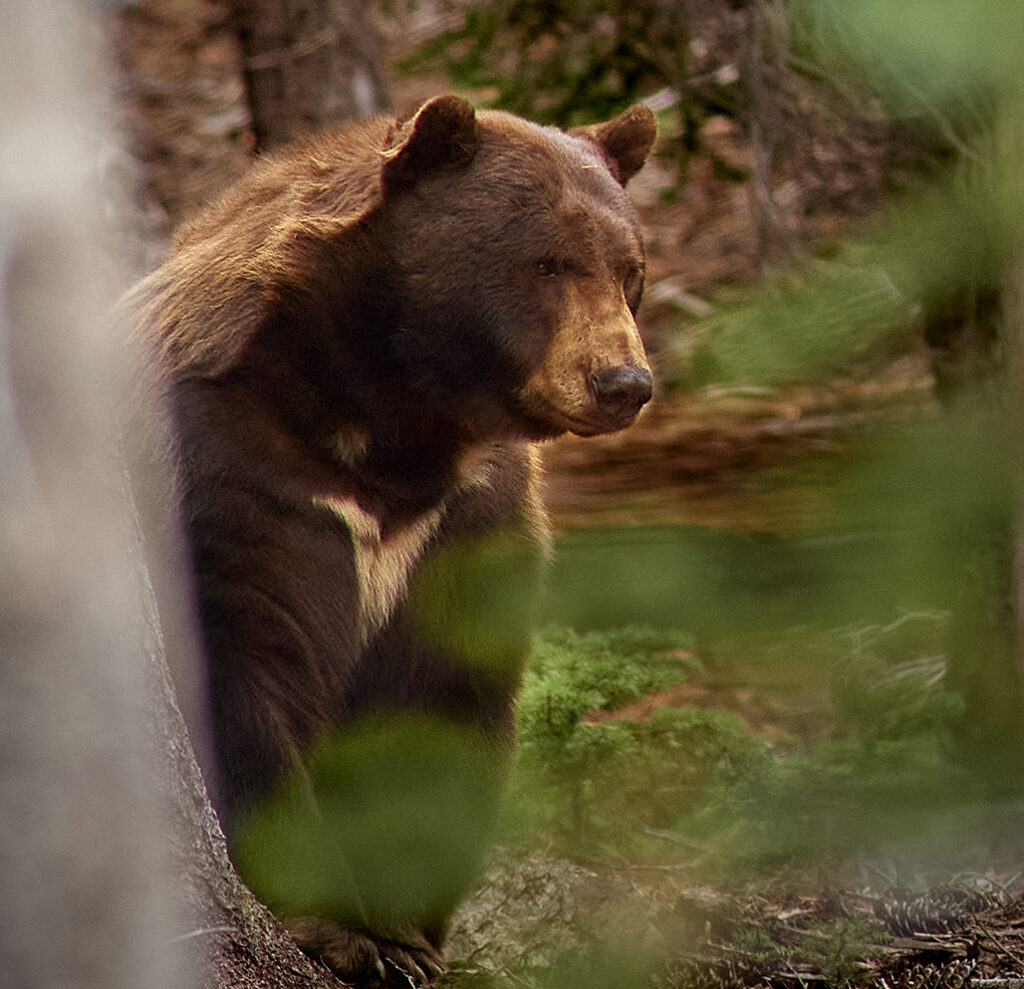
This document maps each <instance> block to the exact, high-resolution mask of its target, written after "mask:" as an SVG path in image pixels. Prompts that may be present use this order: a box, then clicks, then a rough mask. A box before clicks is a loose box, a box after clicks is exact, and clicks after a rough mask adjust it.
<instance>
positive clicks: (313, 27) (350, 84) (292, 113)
mask: <svg viewBox="0 0 1024 989" xmlns="http://www.w3.org/2000/svg"><path fill="white" fill-rule="evenodd" d="M235 10H236V16H237V18H238V26H239V32H240V35H241V39H242V52H243V56H244V68H245V80H246V88H247V90H248V94H249V107H250V110H251V112H252V121H253V132H254V134H255V137H256V147H257V149H258V150H261V151H263V150H266V149H268V148H271V147H274V146H275V145H278V144H283V143H285V142H287V141H290V140H292V139H293V138H296V137H299V136H301V135H303V134H307V133H310V132H312V131H316V130H320V129H322V128H324V127H328V126H330V125H332V124H337V123H340V122H341V121H343V120H349V119H353V118H357V117H368V116H372V115H373V114H375V113H380V112H383V111H385V110H387V109H389V108H390V98H389V95H388V86H387V82H386V80H385V78H384V74H383V70H382V64H383V59H382V57H381V50H382V43H381V38H380V35H379V33H378V31H377V27H376V25H375V24H374V22H373V19H372V17H371V14H370V11H369V8H368V6H367V5H366V4H358V3H353V2H351V0H236V4H235Z"/></svg>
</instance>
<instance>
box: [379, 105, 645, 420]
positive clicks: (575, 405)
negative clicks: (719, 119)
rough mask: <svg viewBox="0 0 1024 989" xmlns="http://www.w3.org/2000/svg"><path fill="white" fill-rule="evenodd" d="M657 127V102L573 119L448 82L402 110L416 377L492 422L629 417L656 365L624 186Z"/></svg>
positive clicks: (403, 293) (391, 139)
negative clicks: (572, 123)
mask: <svg viewBox="0 0 1024 989" xmlns="http://www.w3.org/2000/svg"><path fill="white" fill-rule="evenodd" d="M654 139H655V124H654V118H653V115H652V113H651V111H650V110H649V109H648V108H647V107H645V106H637V107H634V108H632V109H631V110H627V111H626V112H625V113H623V114H622V115H621V116H619V117H617V118H615V119H614V120H611V121H609V122H607V123H604V124H600V125H596V126H591V127H585V128H579V129H577V130H575V131H572V132H569V133H566V132H564V131H561V130H559V129H557V128H554V127H541V126H538V125H535V124H532V123H528V122H527V121H525V120H522V119H521V118H519V117H516V116H513V115H511V114H507V113H503V112H500V111H480V112H475V111H474V110H473V108H472V107H471V106H470V104H468V103H467V102H466V101H465V100H462V99H460V98H458V97H455V96H443V97H439V98H437V99H434V100H432V101H430V102H428V103H427V104H425V105H424V106H423V107H421V108H420V110H419V111H418V112H417V113H416V114H415V116H413V117H412V118H411V119H409V120H407V121H405V122H403V123H399V124H396V125H395V126H394V127H393V128H392V131H391V133H390V134H389V136H388V139H387V147H386V150H385V152H384V160H383V165H382V172H381V185H382V197H383V203H382V206H381V208H380V212H379V217H378V219H379V222H380V228H379V229H380V230H381V231H382V232H383V236H384V237H385V239H386V241H387V244H388V257H389V259H390V260H391V261H393V263H394V267H395V271H394V274H393V277H394V279H395V282H394V286H395V290H396V294H397V296H398V297H399V298H400V299H401V300H402V302H401V305H400V309H399V311H398V313H397V314H396V316H395V320H396V323H397V326H396V334H395V337H394V341H393V346H394V348H395V352H396V353H397V354H398V355H399V357H400V360H401V362H402V364H403V365H404V367H405V368H406V372H405V373H406V375H407V376H408V378H409V380H411V381H417V382H418V383H419V385H420V386H421V387H422V388H423V390H424V393H425V394H442V395H443V394H445V393H449V392H450V393H451V400H452V401H453V402H461V403H462V405H463V407H465V408H466V409H467V414H468V416H469V418H470V420H471V421H472V422H474V423H475V424H476V425H477V427H478V430H479V433H480V435H482V436H485V435H492V436H493V435H501V434H503V433H504V434H512V435H517V436H524V435H525V436H527V437H529V438H532V439H539V438H544V437H549V436H554V435H558V434H560V433H563V432H566V431H570V432H573V433H576V434H579V435H582V436H590V435H594V434H598V433H605V432H612V431H615V430H619V429H622V428H624V427H625V426H627V425H629V424H630V423H631V422H632V421H633V419H634V418H635V416H636V414H637V413H638V412H639V410H640V408H641V407H642V406H643V405H644V403H645V402H647V401H648V399H649V398H650V397H651V374H650V369H649V367H648V364H647V360H646V358H645V356H644V348H643V344H642V342H641V339H640V335H639V333H638V331H637V326H636V321H635V314H636V309H637V306H638V305H639V303H640V296H641V293H642V290H643V283H644V249H643V243H642V240H641V236H640V231H639V224H638V220H637V216H636V212H635V210H634V208H633V206H632V204H631V203H630V201H629V199H628V198H627V196H626V194H625V191H624V186H625V184H626V182H627V181H628V180H629V179H630V178H631V177H632V176H633V175H634V174H635V173H636V172H637V171H638V170H639V169H640V167H641V166H642V165H643V163H644V160H645V159H646V157H647V155H648V153H649V151H650V149H651V146H652V144H653V142H654Z"/></svg>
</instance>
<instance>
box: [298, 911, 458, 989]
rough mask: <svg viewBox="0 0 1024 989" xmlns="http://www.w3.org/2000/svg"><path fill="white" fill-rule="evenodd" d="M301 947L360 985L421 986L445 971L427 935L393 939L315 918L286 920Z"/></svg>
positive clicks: (377, 988)
mask: <svg viewBox="0 0 1024 989" xmlns="http://www.w3.org/2000/svg"><path fill="white" fill-rule="evenodd" d="M285 929H286V930H287V931H288V933H289V934H291V936H292V937H293V938H294V939H295V940H296V942H298V945H299V947H300V948H301V949H302V950H303V951H304V952H305V953H306V954H307V955H312V956H313V957H314V958H319V959H321V960H322V961H323V962H324V964H325V965H327V967H328V968H330V969H331V971H332V972H334V974H335V975H336V976H337V977H338V978H339V979H341V981H342V982H345V983H347V984H348V985H352V986H357V987H358V989H364V987H365V989H410V987H412V989H417V987H419V986H425V985H427V984H428V983H429V982H431V981H433V980H434V979H436V978H437V977H438V976H439V975H442V974H444V971H445V965H444V962H442V961H441V955H440V952H439V951H438V950H437V949H436V948H435V947H434V946H433V945H432V944H430V942H429V941H427V939H426V938H425V937H423V935H421V934H417V935H414V936H413V937H410V938H408V939H406V940H405V941H402V942H399V941H389V940H387V939H386V938H381V937H378V936H376V935H374V934H371V933H370V932H369V931H366V930H361V929H359V928H354V927H344V926H342V925H341V924H336V923H334V922H332V921H329V920H321V919H319V918H316V917H300V918H296V919H293V920H288V921H286V922H285Z"/></svg>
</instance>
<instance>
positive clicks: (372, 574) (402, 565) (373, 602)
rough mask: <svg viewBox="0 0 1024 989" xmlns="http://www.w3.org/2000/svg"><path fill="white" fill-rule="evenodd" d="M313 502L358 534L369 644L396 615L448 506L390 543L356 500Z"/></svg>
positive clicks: (362, 620)
mask: <svg viewBox="0 0 1024 989" xmlns="http://www.w3.org/2000/svg"><path fill="white" fill-rule="evenodd" d="M313 502H314V504H316V505H319V506H320V507H321V508H325V509H327V510H328V511H329V512H331V513H332V514H334V515H336V516H337V517H338V518H339V519H341V520H342V521H343V522H344V523H345V525H346V526H348V530H349V532H350V533H351V534H352V546H353V548H354V551H355V564H356V576H357V578H358V580H359V634H360V638H361V639H362V641H363V643H364V644H365V643H366V642H368V641H369V640H370V639H371V638H373V636H374V635H375V634H376V633H377V632H379V631H380V630H381V629H382V628H383V627H384V625H385V623H386V622H387V620H388V618H389V617H390V616H391V612H392V611H393V610H394V607H395V605H396V604H397V603H398V600H399V598H400V597H401V596H402V592H403V591H404V590H405V588H406V585H407V584H408V582H409V575H410V574H411V573H412V569H413V567H414V566H415V565H416V561H417V560H418V559H419V558H420V555H421V554H422V553H423V548H424V547H425V546H426V544H427V542H428V541H429V540H430V538H431V537H432V536H433V535H434V533H435V532H437V528H438V526H439V525H440V524H441V519H442V517H443V516H444V507H443V506H441V507H438V508H434V509H432V510H431V511H429V512H427V513H426V514H424V515H422V516H420V517H419V518H418V519H417V520H416V521H415V522H413V523H412V524H411V525H408V526H406V527H405V528H404V529H400V530H399V531H398V532H396V533H394V534H392V535H390V536H388V537H387V538H386V539H384V538H382V537H381V531H380V520H379V519H378V518H376V517H375V516H373V515H371V514H370V513H369V512H366V511H364V510H363V509H362V508H360V506H359V503H358V502H357V501H356V500H355V499H354V498H333V497H330V496H317V497H315V498H314V499H313Z"/></svg>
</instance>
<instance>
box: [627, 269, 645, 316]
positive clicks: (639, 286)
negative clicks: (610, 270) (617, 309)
mask: <svg viewBox="0 0 1024 989" xmlns="http://www.w3.org/2000/svg"><path fill="white" fill-rule="evenodd" d="M622 294H623V295H624V296H625V297H626V305H627V306H629V311H630V312H631V313H634V314H635V313H636V311H637V309H639V308H640V298H641V296H642V295H643V294H644V269H643V268H642V267H640V265H635V266H633V267H631V268H630V269H629V271H628V272H627V273H626V277H625V278H624V279H623V280H622Z"/></svg>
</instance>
